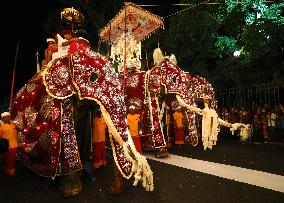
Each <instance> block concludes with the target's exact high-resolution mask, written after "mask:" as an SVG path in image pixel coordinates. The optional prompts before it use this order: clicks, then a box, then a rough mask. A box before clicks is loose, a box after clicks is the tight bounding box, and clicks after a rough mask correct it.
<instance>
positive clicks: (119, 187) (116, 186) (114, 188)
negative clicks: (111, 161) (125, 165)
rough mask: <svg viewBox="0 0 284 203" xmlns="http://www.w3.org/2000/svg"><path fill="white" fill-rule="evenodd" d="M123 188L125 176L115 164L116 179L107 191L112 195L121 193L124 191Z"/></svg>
mask: <svg viewBox="0 0 284 203" xmlns="http://www.w3.org/2000/svg"><path fill="white" fill-rule="evenodd" d="M123 189H124V178H123V176H122V175H121V174H120V171H119V170H118V169H117V167H116V166H115V168H114V180H113V182H112V183H111V184H110V186H109V188H108V189H107V192H108V193H109V194H111V195H120V194H121V193H122V192H123Z"/></svg>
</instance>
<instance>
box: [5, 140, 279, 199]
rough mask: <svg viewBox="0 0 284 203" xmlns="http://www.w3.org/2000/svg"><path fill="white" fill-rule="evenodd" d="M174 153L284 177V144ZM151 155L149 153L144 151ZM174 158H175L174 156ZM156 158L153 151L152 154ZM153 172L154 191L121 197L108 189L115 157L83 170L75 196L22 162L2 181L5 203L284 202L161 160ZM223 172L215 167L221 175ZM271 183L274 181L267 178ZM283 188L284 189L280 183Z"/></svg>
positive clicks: (231, 144) (229, 144)
mask: <svg viewBox="0 0 284 203" xmlns="http://www.w3.org/2000/svg"><path fill="white" fill-rule="evenodd" d="M171 153H172V154H174V155H178V156H182V157H188V158H191V159H194V160H205V161H209V162H215V163H220V164H228V165H232V166H238V167H243V168H248V169H253V170H260V171H264V172H268V173H272V174H276V175H278V177H281V178H283V176H284V167H283V166H284V145H275V144H273V145H272V144H269V145H268V144H258V145H256V144H241V143H239V142H238V141H232V140H224V141H221V142H219V143H218V144H217V146H214V148H213V149H212V150H206V151H204V150H203V149H202V146H197V147H192V146H189V145H185V146H181V147H179V146H174V147H173V148H172V149H171ZM145 154H146V153H145ZM174 155H173V156H174ZM147 156H151V153H147ZM148 162H149V164H150V166H151V168H152V170H153V172H154V184H155V190H154V191H153V192H146V191H145V190H144V189H143V188H142V187H141V186H137V187H133V186H132V185H131V180H129V181H127V182H126V184H125V190H124V192H123V193H122V195H121V196H119V197H114V196H111V195H109V194H108V193H107V192H106V191H105V190H106V188H107V187H108V185H109V183H110V182H111V180H112V159H109V162H108V165H107V167H106V168H103V169H100V170H98V171H97V172H96V174H95V180H94V178H93V179H92V175H91V174H89V173H87V172H86V171H84V173H83V175H82V181H83V186H84V190H83V192H82V193H81V194H80V195H78V196H76V197H73V198H67V199H64V198H62V197H61V196H60V195H59V194H58V191H57V180H56V179H55V180H54V181H53V182H51V183H50V182H49V183H47V182H46V181H45V179H42V178H40V177H38V176H36V175H35V174H33V173H32V172H31V171H30V170H29V169H27V168H26V167H24V166H22V165H21V163H20V162H19V163H18V172H17V176H16V177H15V178H12V179H5V178H4V177H0V203H6V202H7V203H8V202H19V203H25V202H27V203H49V202H52V203H53V202H54V203H55V202H84V203H85V202H92V203H94V202H99V203H100V202H123V203H144V202H145V203H146V202H147V203H149V202H150V203H151V202H153V203H155V202H178V203H179V202H180V203H187V202H193V203H195V202H218V203H220V202H273V203H278V202H279V203H280V202H284V193H282V192H277V191H274V190H271V189H266V188H263V187H258V186H255V185H251V184H247V183H242V182H237V181H234V180H231V179H227V178H222V177H218V176H216V175H210V174H206V173H204V172H198V171H195V170H190V169H186V168H182V167H177V166H174V165H171V164H165V163H162V162H160V161H155V160H151V159H148ZM217 170H219V168H216V171H217ZM266 181H267V182H268V183H269V181H270V180H266ZM280 187H284V183H283V185H280Z"/></svg>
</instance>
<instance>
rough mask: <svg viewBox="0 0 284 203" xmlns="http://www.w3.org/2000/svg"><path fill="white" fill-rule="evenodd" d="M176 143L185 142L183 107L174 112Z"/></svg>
mask: <svg viewBox="0 0 284 203" xmlns="http://www.w3.org/2000/svg"><path fill="white" fill-rule="evenodd" d="M173 116H174V126H175V144H180V145H181V144H184V129H183V114H182V111H181V108H178V109H177V111H176V112H175V113H174V115H173Z"/></svg>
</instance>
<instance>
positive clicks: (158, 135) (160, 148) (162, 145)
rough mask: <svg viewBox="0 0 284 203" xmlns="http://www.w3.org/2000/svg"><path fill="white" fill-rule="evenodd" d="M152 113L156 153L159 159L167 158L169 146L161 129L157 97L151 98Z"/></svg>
mask: <svg viewBox="0 0 284 203" xmlns="http://www.w3.org/2000/svg"><path fill="white" fill-rule="evenodd" d="M150 99H151V106H150V108H151V113H152V133H153V140H154V145H155V151H156V155H155V156H156V157H157V158H162V157H167V156H168V152H167V144H166V141H165V139H164V133H163V131H162V128H161V126H162V125H161V121H160V118H159V112H158V108H159V106H158V105H159V103H158V99H157V97H155V96H151V97H150Z"/></svg>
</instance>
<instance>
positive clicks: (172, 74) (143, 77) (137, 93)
mask: <svg viewBox="0 0 284 203" xmlns="http://www.w3.org/2000/svg"><path fill="white" fill-rule="evenodd" d="M153 56H154V63H155V66H154V67H153V68H152V69H151V70H148V71H147V72H146V71H136V69H135V67H128V72H127V76H126V80H125V83H126V85H125V86H126V89H125V98H126V99H125V101H126V106H127V110H128V108H129V107H130V106H135V109H136V111H137V113H140V116H141V118H142V123H143V124H144V126H143V128H142V133H141V136H140V139H141V144H142V148H143V150H156V152H157V154H156V156H157V157H165V156H167V153H166V146H167V141H168V139H169V138H168V136H166V135H165V134H164V132H163V129H162V128H163V124H162V117H163V114H164V111H165V107H166V106H167V107H168V110H172V111H173V110H175V109H176V108H177V107H180V106H181V105H180V103H179V102H178V100H177V99H176V95H179V96H180V98H182V99H183V100H184V101H185V102H186V103H187V104H188V105H191V106H196V100H197V99H207V100H210V102H211V106H212V107H213V108H216V100H215V93H214V90H213V88H212V86H211V84H210V83H208V82H207V81H206V80H205V79H204V78H202V77H200V76H195V77H191V76H190V74H189V73H188V72H184V71H183V70H182V69H180V68H179V67H178V66H177V65H176V60H173V59H174V58H173V57H172V56H171V57H164V56H163V55H162V54H161V51H160V49H156V50H155V51H154V54H153ZM202 101H203V100H202ZM184 114H185V115H186V119H187V121H188V125H187V127H188V130H187V132H188V135H186V139H192V143H193V144H194V145H196V144H197V141H198V140H197V135H196V126H195V112H192V111H191V110H188V109H185V110H184Z"/></svg>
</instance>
